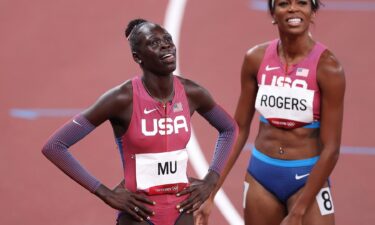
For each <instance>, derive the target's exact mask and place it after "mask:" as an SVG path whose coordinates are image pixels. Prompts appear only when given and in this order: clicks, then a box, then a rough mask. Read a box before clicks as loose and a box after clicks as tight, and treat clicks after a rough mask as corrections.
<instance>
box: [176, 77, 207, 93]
mask: <svg viewBox="0 0 375 225" xmlns="http://www.w3.org/2000/svg"><path fill="white" fill-rule="evenodd" d="M178 79H179V80H180V82H181V84H182V85H183V86H184V88H185V92H186V95H188V97H189V96H195V95H199V94H202V92H207V93H208V91H207V90H206V89H205V88H204V87H202V86H201V85H199V84H198V83H196V82H194V81H192V80H190V79H187V78H183V77H180V76H179V77H178Z"/></svg>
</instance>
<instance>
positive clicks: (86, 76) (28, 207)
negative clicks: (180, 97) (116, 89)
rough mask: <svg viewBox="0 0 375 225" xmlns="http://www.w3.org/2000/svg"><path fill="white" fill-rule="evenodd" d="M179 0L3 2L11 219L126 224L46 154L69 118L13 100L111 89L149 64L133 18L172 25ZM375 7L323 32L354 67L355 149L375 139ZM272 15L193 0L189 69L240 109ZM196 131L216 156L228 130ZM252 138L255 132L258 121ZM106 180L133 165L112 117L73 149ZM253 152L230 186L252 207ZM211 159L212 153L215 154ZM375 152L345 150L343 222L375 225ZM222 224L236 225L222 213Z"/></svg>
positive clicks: (348, 116)
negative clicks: (133, 43)
mask: <svg viewBox="0 0 375 225" xmlns="http://www.w3.org/2000/svg"><path fill="white" fill-rule="evenodd" d="M167 3H168V1H167V0H158V1H155V0H142V1H141V0H127V1H119V0H117V1H110V2H109V3H106V4H105V3H104V2H103V1H88V0H82V1H73V0H65V1H47V0H35V1H26V0H18V1H6V0H4V1H2V4H1V5H2V6H1V8H0V28H1V36H0V49H1V51H0V96H1V97H0V99H1V109H0V122H1V124H2V126H1V127H2V132H1V134H2V135H1V136H0V143H1V144H2V146H3V147H1V151H0V176H1V177H2V179H1V181H0V197H1V200H0V202H1V203H0V224H4V225H16V224H17V225H18V224H25V223H27V224H31V225H37V224H38V225H39V224H56V225H60V224H61V225H78V224H90V225H91V224H93V225H95V224H98V225H99V224H114V218H115V211H114V210H112V209H111V208H109V207H108V206H106V205H105V204H104V203H102V202H101V201H100V200H99V199H97V198H96V197H95V196H94V195H92V194H90V193H89V192H87V191H86V190H84V189H83V188H81V187H80V186H79V185H77V184H76V183H74V182H73V181H71V180H70V179H69V178H68V177H66V176H65V175H64V174H62V173H61V172H60V171H59V170H58V169H56V168H55V167H54V166H53V165H52V164H51V163H50V162H48V161H47V160H46V159H45V158H44V157H43V156H42V154H41V153H40V149H41V147H42V145H43V144H44V141H45V140H46V139H47V137H48V136H49V135H50V134H51V132H53V131H54V130H55V129H56V128H57V127H59V126H60V125H61V124H62V123H63V122H65V121H66V120H67V119H68V118H66V117H65V118H41V119H37V120H23V119H17V118H14V117H11V116H10V114H9V111H10V110H11V109H12V108H85V107H87V106H89V105H90V104H92V103H93V102H94V101H95V100H96V98H97V97H98V96H99V95H101V94H102V93H103V92H104V91H106V90H107V89H109V88H110V87H113V86H115V85H117V84H119V83H121V82H123V81H124V80H127V79H129V78H130V77H132V76H134V75H136V74H138V73H139V72H140V70H139V68H137V65H136V64H135V63H134V62H133V61H132V59H131V54H130V50H129V47H128V44H127V42H126V40H125V38H124V37H123V30H124V27H125V26H126V24H127V22H128V21H129V20H130V19H132V18H135V17H144V18H146V19H150V20H152V21H155V22H157V23H163V21H164V14H165V10H166V5H167ZM374 19H375V13H374V11H368V12H348V11H345V12H343V11H341V12H335V11H324V10H322V11H321V12H319V14H318V15H317V21H316V25H315V26H314V27H313V30H312V33H313V35H314V36H315V37H316V38H317V39H318V40H320V41H321V42H323V43H324V44H326V45H327V46H328V47H329V48H330V49H331V50H332V51H333V52H334V53H335V54H336V55H337V57H338V58H339V59H340V61H341V62H342V64H343V65H344V67H345V70H346V75H347V92H346V93H347V94H346V105H345V107H346V108H345V121H344V130H343V140H342V144H343V146H363V147H375V139H374V135H373V132H371V130H370V128H371V127H373V126H374V125H375V124H374V122H373V121H372V120H369V119H366V118H372V116H373V113H374V107H375V104H374V100H373V99H372V98H373V97H372V96H373V95H374V88H373V84H374V82H375V78H374V76H373V74H371V73H370V72H372V67H373V66H374V65H375V60H374V57H373V52H374V50H375V48H374V44H373V40H375V33H374V32H373V21H374ZM270 21H271V19H270V18H269V16H268V14H267V13H265V12H262V11H253V10H251V9H250V8H249V0H238V1H220V2H218V1H214V0H206V1H188V3H187V8H186V11H185V16H184V20H183V26H182V31H181V32H182V33H181V40H180V47H179V49H178V50H179V54H180V67H181V68H180V69H181V73H182V74H183V75H184V76H186V77H188V78H191V79H192V80H194V81H196V82H198V83H200V84H201V85H203V86H205V87H206V88H207V89H208V90H209V91H210V92H211V94H212V95H213V96H214V97H215V99H216V100H217V102H220V103H221V105H222V106H223V107H224V108H226V109H227V110H228V111H229V112H230V113H233V112H234V108H235V104H236V102H237V97H238V95H239V73H240V66H241V63H242V58H243V55H244V53H245V51H246V50H247V49H248V48H249V47H251V46H253V45H255V44H257V43H260V42H264V41H266V40H271V39H273V38H275V37H277V33H276V28H275V27H273V26H272V25H271V23H270ZM193 123H194V128H195V130H196V133H197V137H198V140H199V142H200V144H201V146H202V148H203V149H204V150H205V154H206V157H207V158H209V157H210V156H211V154H212V149H213V144H214V139H215V136H216V133H215V132H214V130H213V129H212V128H211V127H209V125H207V124H206V123H205V122H204V121H203V120H202V119H200V118H199V116H194V120H193ZM252 131H253V132H252V133H251V136H250V138H249V142H252V141H253V140H254V138H253V137H254V135H255V131H256V123H254V126H253V127H252ZM72 151H73V153H74V155H75V156H76V157H77V158H78V159H79V160H80V161H81V162H82V164H84V165H85V166H86V167H87V168H88V169H89V170H90V171H91V172H92V173H93V174H94V175H95V176H96V177H98V178H99V179H100V180H101V181H102V182H103V183H104V184H106V185H108V186H114V185H115V184H116V183H117V182H118V181H120V180H121V175H122V172H121V162H120V158H119V155H118V152H117V149H116V147H115V143H114V139H113V135H112V131H111V129H110V126H109V124H105V125H103V126H102V127H100V128H98V129H97V130H96V131H94V132H93V133H92V134H91V135H90V136H89V137H88V138H86V139H85V140H83V141H81V142H80V143H78V144H77V145H75V146H74V147H73V148H72ZM248 157H249V152H244V153H243V154H242V155H241V157H240V160H239V161H238V163H237V164H236V165H235V168H234V169H233V171H232V172H231V174H230V176H229V178H228V180H227V182H226V183H225V184H224V189H225V191H226V193H229V194H228V195H229V197H230V198H231V200H232V202H233V203H234V205H235V207H236V208H237V209H238V211H240V212H242V209H241V199H242V181H243V176H244V173H245V168H246V165H247V161H248ZM209 159H210V158H209ZM374 162H375V156H370V155H342V156H341V158H340V160H339V163H338V165H337V167H336V169H335V171H334V173H333V175H332V186H333V187H332V189H333V194H334V203H335V208H336V218H337V219H336V220H337V224H341V225H350V224H362V225H370V224H373V223H374V221H375V215H374V213H373V210H374V207H375V194H374V191H373V187H374V184H373V183H374V182H375V180H374V178H373V175H371V174H372V172H373V171H375V163H374ZM211 221H212V222H211V224H215V225H222V224H227V223H226V222H225V219H224V218H223V217H222V216H221V215H220V213H219V212H218V210H217V209H215V210H214V212H213V217H212V219H211Z"/></svg>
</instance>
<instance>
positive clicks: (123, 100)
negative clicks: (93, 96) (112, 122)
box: [83, 80, 133, 125]
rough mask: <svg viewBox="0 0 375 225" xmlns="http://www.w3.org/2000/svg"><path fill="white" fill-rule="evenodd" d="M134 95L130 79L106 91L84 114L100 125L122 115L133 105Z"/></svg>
mask: <svg viewBox="0 0 375 225" xmlns="http://www.w3.org/2000/svg"><path fill="white" fill-rule="evenodd" d="M132 97H133V87H132V83H131V81H130V80H129V81H126V82H124V83H122V84H120V85H118V86H116V87H114V88H111V89H110V90H108V91H107V92H105V93H104V94H103V95H102V96H100V97H99V99H98V100H97V101H96V102H95V103H94V104H93V105H91V106H90V107H89V108H88V109H86V110H85V111H84V112H83V114H84V115H85V116H86V118H87V119H89V121H91V122H92V123H93V124H94V125H99V124H101V123H103V122H104V121H105V120H108V119H116V118H118V117H120V115H121V114H123V113H124V111H126V110H127V109H129V106H131V104H132V102H133V98H132Z"/></svg>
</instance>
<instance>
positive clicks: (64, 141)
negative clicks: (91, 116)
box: [42, 114, 101, 193]
mask: <svg viewBox="0 0 375 225" xmlns="http://www.w3.org/2000/svg"><path fill="white" fill-rule="evenodd" d="M94 129H95V126H94V125H92V124H91V123H90V122H89V121H88V120H87V119H86V118H85V117H84V116H82V115H80V114H79V115H77V116H75V117H74V118H73V119H72V120H71V121H68V122H67V123H65V124H64V125H63V126H62V127H60V128H59V129H58V130H57V131H56V132H55V133H54V134H52V135H51V137H50V138H49V139H48V141H47V143H46V144H45V145H44V147H43V149H42V153H43V154H44V155H45V156H46V157H47V158H48V159H49V160H50V161H51V162H52V163H53V164H55V165H56V166H57V167H58V168H60V169H61V170H62V171H63V172H64V173H65V174H67V175H68V176H69V177H71V178H72V179H73V180H75V181H76V182H78V183H79V184H80V185H82V186H83V187H85V188H86V189H87V190H89V191H90V192H92V193H94V192H95V191H96V189H97V188H98V187H99V186H100V184H101V183H100V182H99V181H98V180H97V179H96V178H95V177H93V176H92V175H91V174H90V173H89V172H88V171H87V170H86V169H85V168H84V167H83V166H82V165H81V164H80V163H79V162H78V161H77V160H76V159H75V158H74V156H73V155H72V154H71V153H70V152H69V150H68V148H69V147H70V146H72V145H73V144H75V143H76V142H78V141H79V140H81V139H82V138H84V137H85V136H86V135H87V134H89V133H90V132H91V131H92V130H94Z"/></svg>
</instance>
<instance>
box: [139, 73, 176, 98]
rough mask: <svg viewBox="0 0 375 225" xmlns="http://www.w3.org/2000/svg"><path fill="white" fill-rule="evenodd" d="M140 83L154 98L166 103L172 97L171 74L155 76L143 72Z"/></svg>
mask: <svg viewBox="0 0 375 225" xmlns="http://www.w3.org/2000/svg"><path fill="white" fill-rule="evenodd" d="M141 79H142V83H143V86H144V88H145V89H146V91H147V93H148V94H149V95H150V96H151V97H152V98H154V99H155V100H157V101H159V102H162V103H166V102H168V101H171V100H172V99H173V95H174V87H173V76H172V75H169V76H155V75H150V74H147V75H146V74H144V75H143V76H142V78H141Z"/></svg>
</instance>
